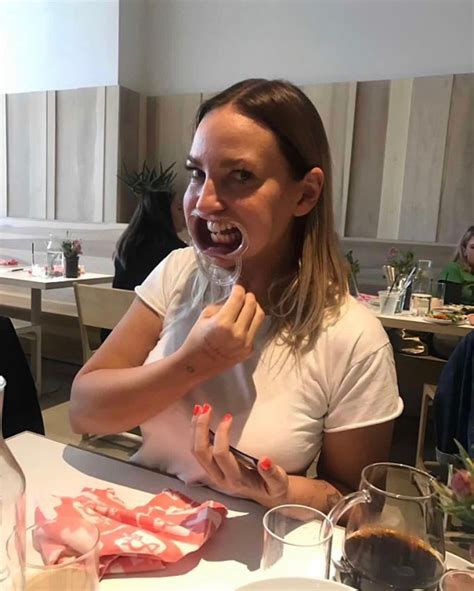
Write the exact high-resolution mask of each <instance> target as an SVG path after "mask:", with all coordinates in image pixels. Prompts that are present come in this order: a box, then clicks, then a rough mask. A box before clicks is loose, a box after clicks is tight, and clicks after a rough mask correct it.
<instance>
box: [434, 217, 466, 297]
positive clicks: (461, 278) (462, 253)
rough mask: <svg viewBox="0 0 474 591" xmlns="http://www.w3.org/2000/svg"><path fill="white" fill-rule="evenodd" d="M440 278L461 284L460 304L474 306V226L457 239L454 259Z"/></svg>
mask: <svg viewBox="0 0 474 591" xmlns="http://www.w3.org/2000/svg"><path fill="white" fill-rule="evenodd" d="M440 279H442V280H444V281H450V282H452V283H457V284H459V285H460V286H461V301H460V303H461V304H466V305H470V306H474V226H469V228H468V229H467V230H466V232H465V233H464V235H463V236H462V237H461V240H460V241H459V244H458V247H457V249H456V253H455V255H454V260H453V261H451V262H450V263H448V264H447V265H446V267H445V268H444V269H443V271H442V272H441V276H440Z"/></svg>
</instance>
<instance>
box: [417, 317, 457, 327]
mask: <svg viewBox="0 0 474 591" xmlns="http://www.w3.org/2000/svg"><path fill="white" fill-rule="evenodd" d="M423 320H424V321H425V322H433V323H434V324H452V325H453V326H457V325H458V324H463V323H464V322H465V321H466V320H465V319H464V318H463V319H461V320H458V321H457V322H453V321H452V320H442V319H441V318H431V316H423Z"/></svg>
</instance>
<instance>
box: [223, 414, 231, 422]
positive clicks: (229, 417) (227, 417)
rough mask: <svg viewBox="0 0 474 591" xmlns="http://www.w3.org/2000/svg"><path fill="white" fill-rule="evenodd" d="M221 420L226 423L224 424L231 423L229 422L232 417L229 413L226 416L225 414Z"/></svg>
mask: <svg viewBox="0 0 474 591" xmlns="http://www.w3.org/2000/svg"><path fill="white" fill-rule="evenodd" d="M222 420H223V421H226V422H227V421H231V420H232V415H231V414H230V412H228V413H227V414H225V415H224V416H223V417H222Z"/></svg>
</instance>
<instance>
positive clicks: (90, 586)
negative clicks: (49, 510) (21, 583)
mask: <svg viewBox="0 0 474 591" xmlns="http://www.w3.org/2000/svg"><path fill="white" fill-rule="evenodd" d="M58 524H59V522H58V521H47V522H45V523H42V524H36V525H32V526H31V527H28V528H27V529H26V550H25V581H26V584H25V591H58V590H59V589H60V590H61V591H98V589H99V538H100V534H99V530H98V529H97V528H96V527H95V525H93V524H91V523H89V522H87V521H85V520H83V519H79V518H73V519H72V518H71V519H61V521H60V527H59V528H58ZM14 543H15V539H14V537H13V536H12V537H10V539H9V541H8V544H7V551H8V553H10V552H11V551H12V544H14ZM59 551H61V552H62V554H64V557H63V558H62V559H61V560H60V561H57V563H55V564H48V563H47V561H46V560H45V559H44V558H43V557H45V556H50V557H51V556H55V555H56V553H57V552H59Z"/></svg>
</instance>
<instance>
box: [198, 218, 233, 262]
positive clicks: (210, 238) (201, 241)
mask: <svg viewBox="0 0 474 591" xmlns="http://www.w3.org/2000/svg"><path fill="white" fill-rule="evenodd" d="M190 225H191V227H190V232H191V235H192V237H193V239H194V240H195V242H196V245H197V247H198V248H199V249H200V251H201V252H202V253H203V254H204V255H206V256H209V257H219V258H233V257H235V256H237V255H238V254H240V253H241V251H242V248H243V234H242V231H241V230H240V229H239V228H238V227H237V225H236V224H235V223H234V222H231V221H224V220H219V221H210V220H205V219H203V218H201V217H200V216H197V215H193V216H192V217H191V224H190Z"/></svg>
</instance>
